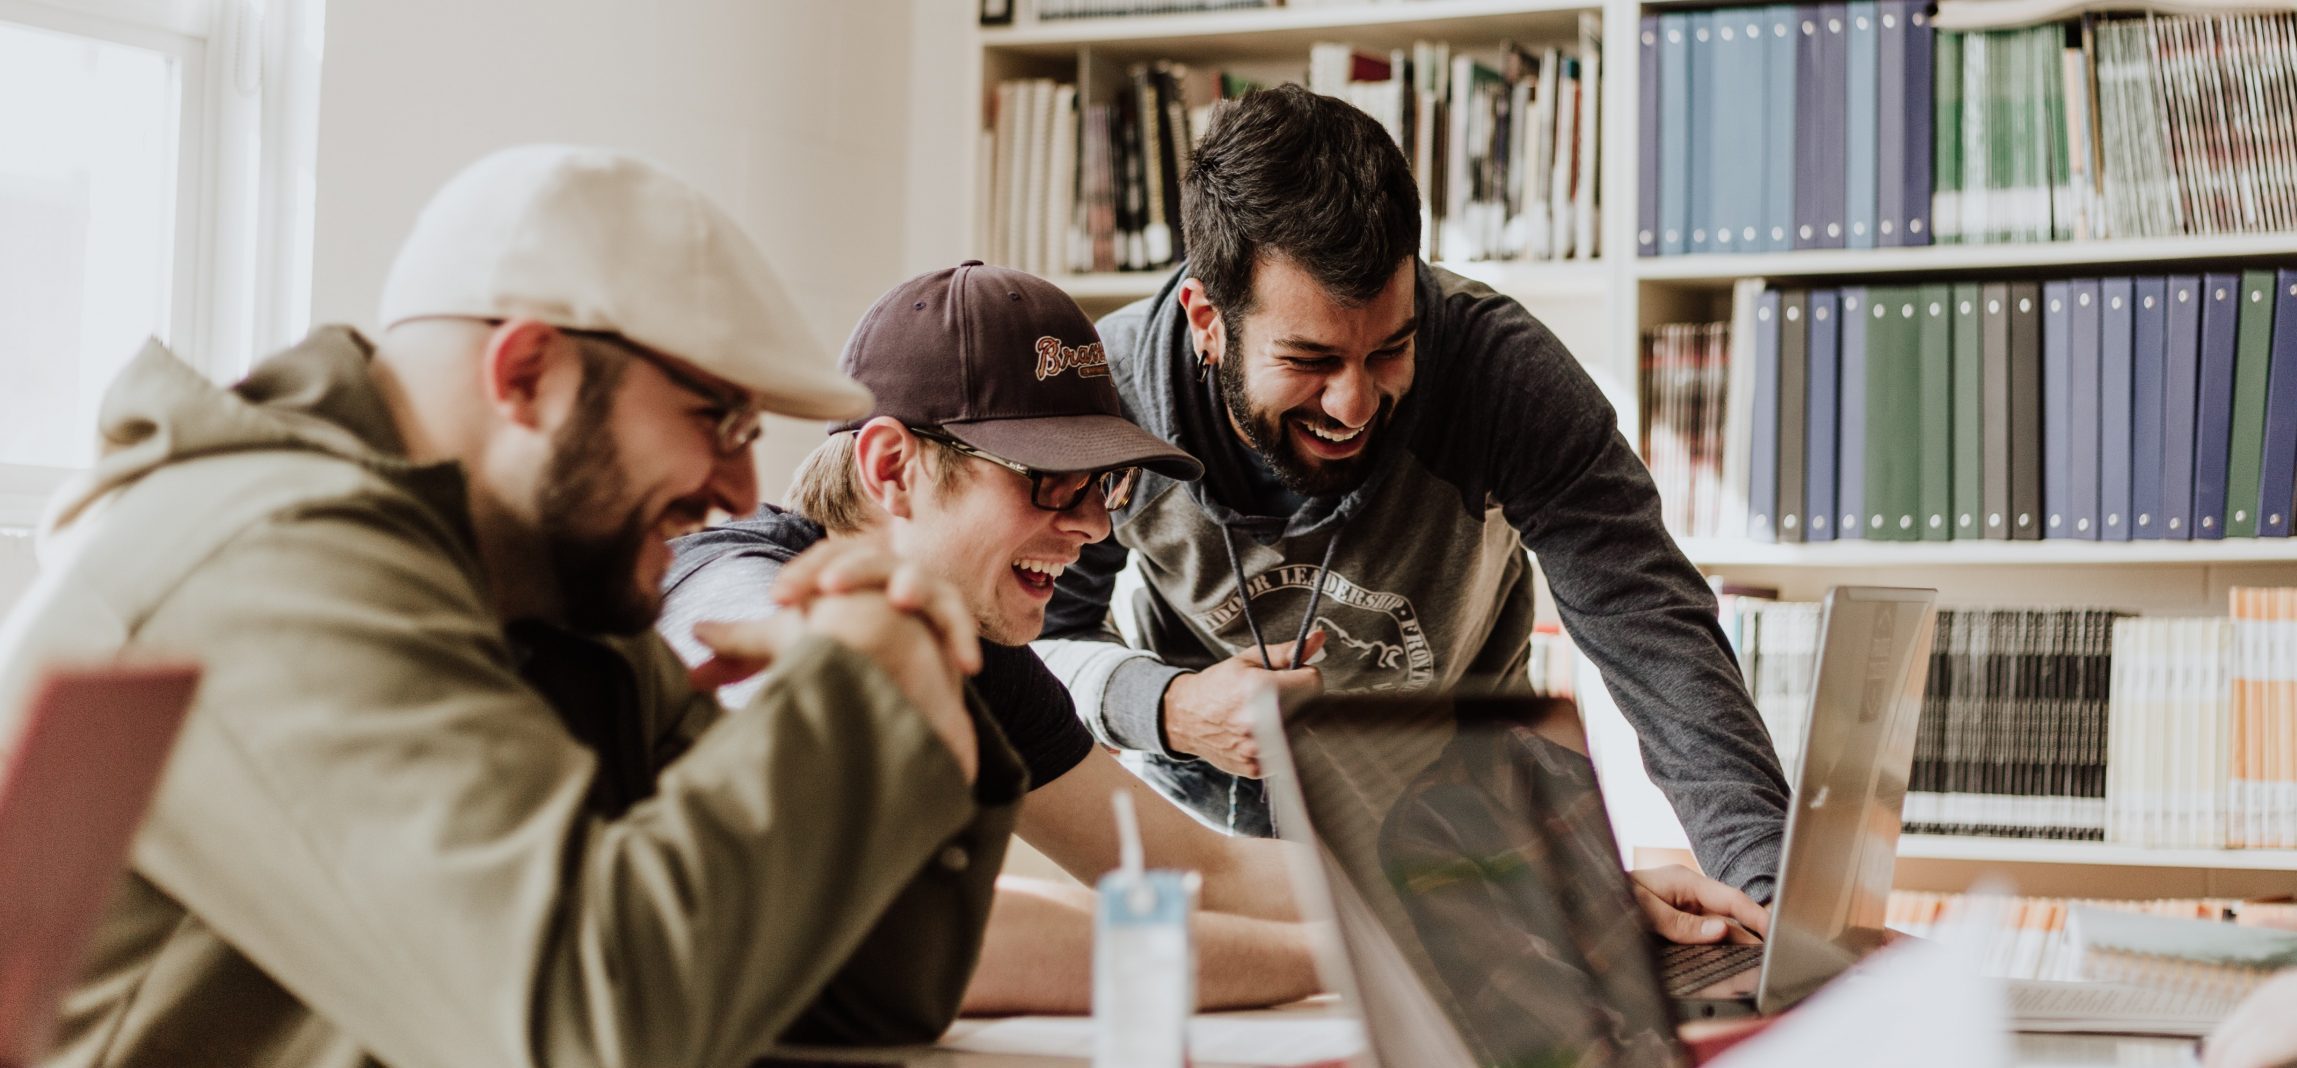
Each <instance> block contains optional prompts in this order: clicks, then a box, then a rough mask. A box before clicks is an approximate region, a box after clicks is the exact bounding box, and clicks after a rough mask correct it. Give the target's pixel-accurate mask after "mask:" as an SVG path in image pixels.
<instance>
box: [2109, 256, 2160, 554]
mask: <svg viewBox="0 0 2297 1068" xmlns="http://www.w3.org/2000/svg"><path fill="white" fill-rule="evenodd" d="M2136 298H2137V287H2136V285H2135V284H2134V283H2133V282H2131V280H2130V279H2127V278H2108V279H2106V280H2105V281H2103V282H2101V283H2099V284H2098V537H2099V538H2100V539H2102V540H2105V541H2128V540H2130V420H2131V418H2132V415H2131V409H2130V396H2131V393H2132V389H2131V386H2132V382H2133V381H2134V379H2133V377H2132V374H2131V366H2130V342H2131V339H2132V337H2133V335H2134V330H2133V329H2132V324H2133V322H2134V321H2135V316H2134V313H2135V311H2136ZM2155 492H2156V493H2159V492H2160V491H2159V489H2158V488H2157V489H2156V491H2155Z"/></svg>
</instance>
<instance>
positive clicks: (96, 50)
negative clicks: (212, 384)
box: [0, 0, 320, 528]
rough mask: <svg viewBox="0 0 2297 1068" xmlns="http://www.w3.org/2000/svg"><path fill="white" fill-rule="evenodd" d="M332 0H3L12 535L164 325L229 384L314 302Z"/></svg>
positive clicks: (5, 355) (5, 400) (3, 422)
mask: <svg viewBox="0 0 2297 1068" xmlns="http://www.w3.org/2000/svg"><path fill="white" fill-rule="evenodd" d="M319 3H320V0H71V2H64V0H0V528H6V527H12V526H21V525H24V524H27V523H29V522H31V521H32V520H33V519H34V518H35V517H36V516H37V513H38V509H39V507H40V505H41V502H42V501H43V499H44V498H45V497H46V496H47V494H48V493H50V492H52V491H53V489H54V488H55V487H56V486H57V485H58V484H60V483H61V482H62V481H63V479H64V478H65V477H66V476H67V475H68V474H69V473H70V472H71V471H73V470H75V469H78V468H82V467H85V466H87V465H88V464H89V463H90V462H92V461H93V460H94V459H95V434H94V432H93V430H94V423H95V417H96V409H97V405H98V402H99V401H100V400H101V398H102V396H103V392H104V389H105V387H106V386H107V385H108V384H109V383H110V382H111V379H112V377H113V376H114V375H115V374H116V373H117V372H118V371H119V369H120V368H121V366H123V365H124V364H125V363H126V362H127V361H128V359H129V358H130V357H132V356H134V355H135V353H136V351H137V350H138V349H139V348H141V346H142V344H143V342H144V339H145V338H147V337H153V338H158V339H159V340H161V341H162V342H164V343H166V344H167V345H168V346H169V347H170V348H172V349H173V350H174V351H175V352H176V353H177V354H178V355H181V356H183V357H184V358H185V359H186V360H187V361H189V362H191V363H192V364H193V366H195V367H198V368H200V369H201V370H203V371H206V372H208V373H209V374H211V375H214V376H216V377H218V378H226V377H231V376H234V375H236V374H237V373H238V372H239V371H241V370H243V369H244V363H245V361H246V360H247V358H248V356H249V355H250V354H251V353H254V352H257V351H261V350H262V349H267V348H270V347H275V346H277V345H280V344H283V343H285V342H287V341H289V340H292V338H293V337H294V335H295V334H297V333H299V332H300V331H301V329H302V327H303V323H302V321H301V316H302V313H303V309H305V308H306V307H307V306H308V303H309V300H308V281H307V276H308V273H309V263H310V256H309V223H308V219H309V210H308V209H309V190H310V172H311V161H312V154H311V151H310V149H311V147H312V145H313V143H314V141H315V138H314V137H313V136H312V133H313V131H312V126H313V125H314V122H313V120H314V119H315V110H314V109H313V108H312V107H311V106H310V105H311V103H313V100H312V96H313V93H314V92H315V89H316V85H317V81H316V75H317V52H318V49H317V43H318V40H319V19H318V16H319Z"/></svg>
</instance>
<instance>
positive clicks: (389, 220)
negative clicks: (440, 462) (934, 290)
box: [311, 0, 970, 498]
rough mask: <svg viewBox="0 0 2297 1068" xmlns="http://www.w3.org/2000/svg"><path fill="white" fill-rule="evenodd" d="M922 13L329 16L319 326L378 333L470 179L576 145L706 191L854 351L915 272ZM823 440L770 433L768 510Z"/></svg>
mask: <svg viewBox="0 0 2297 1068" xmlns="http://www.w3.org/2000/svg"><path fill="white" fill-rule="evenodd" d="M915 2H916V3H917V4H919V5H921V10H931V9H934V8H938V7H942V6H957V5H956V4H955V3H954V0H915ZM911 5H912V0H835V2H830V0H487V2H484V3H470V2H467V0H329V2H328V4H327V43H326V56H325V60H324V72H323V76H322V91H321V94H320V110H319V153H318V157H319V158H318V168H317V196H316V201H317V203H316V210H315V220H314V229H315V235H314V251H313V263H312V272H313V282H312V316H311V321H312V322H314V323H327V322H351V323H356V324H360V325H362V326H371V325H372V319H373V312H374V307H375V298H376V296H377V295H378V294H379V292H380V290H381V288H382V284H383V276H384V274H385V272H386V271H387V270H388V268H389V265H390V260H391V255H392V253H393V251H394V250H395V249H396V248H397V246H398V243H399V241H400V239H401V238H402V237H404V236H405V234H406V231H407V228H408V227H409V226H410V225H411V224H412V223H413V221H414V217H415V212H416V211H417V210H418V209H419V208H420V207H421V206H422V204H423V202H424V200H425V199H427V198H428V197H429V195H430V194H431V192H432V191H433V190H435V189H436V188H437V187H438V185H439V183H441V182H442V181H444V180H445V179H446V178H447V176H448V175H450V174H452V173H453V172H454V171H455V170H456V169H457V168H459V167H461V166H462V165H463V164H465V163H468V162H469V161H471V160H472V159H475V158H477V157H478V156H480V155H481V154H483V153H485V152H487V151H489V150H491V149H494V148H497V147H500V146H503V145H508V144H517V143H522V142H533V141H567V142H579V143H587V144H599V145H606V146H611V147H615V148H620V149H626V150H629V151H632V152H636V153H639V154H641V155H644V156H647V157H650V158H652V159H654V160H656V161H658V162H660V163H662V164H664V165H665V166H667V167H669V168H670V169H672V170H674V171H676V172H677V173H679V174H681V175H683V176H684V177H686V178H687V179H688V180H690V181H692V182H693V183H695V184H696V185H697V186H699V187H701V188H702V189H703V190H704V191H706V192H707V193H709V195H711V196H712V197H714V198H715V199H716V200H717V201H718V203H719V204H720V205H721V206H723V207H724V208H725V209H726V210H727V211H728V212H730V213H731V214H732V215H733V216H734V218H735V219H737V220H739V221H740V222H741V224H742V225H743V227H744V228H745V229H747V230H748V231H749V233H750V236H751V237H752V238H754V239H755V240H756V241H757V242H758V244H759V245H760V247H762V248H763V249H764V250H765V253H766V256H767V258H768V259H769V260H770V261H771V262H772V263H773V264H774V266H775V268H776V269H777V270H778V271H779V272H780V273H781V275H782V278H783V281H784V282H785V283H786V284H788V285H789V287H790V288H791V289H792V291H793V292H794V293H795V294H796V296H797V297H798V299H799V302H800V303H801V304H802V305H803V306H804V308H805V309H806V312H807V319H808V322H807V325H808V326H809V327H810V329H811V330H812V331H813V333H814V335H815V336H816V337H818V338H820V339H821V341H822V343H823V344H824V345H829V346H833V347H834V346H839V345H842V344H843V343H844V339H845V336H846V333H847V332H848V330H850V328H851V327H852V325H853V322H854V320H855V319H857V318H859V317H860V315H861V313H862V311H863V310H864V309H866V308H867V307H868V306H869V303H870V302H871V301H872V300H874V299H875V298H876V297H877V295H878V294H879V293H880V292H882V291H884V290H885V289H887V288H890V287H891V286H892V285H893V283H895V282H897V281H899V280H900V279H901V278H902V277H904V276H905V275H906V274H907V273H909V265H908V263H907V260H906V254H907V248H906V246H905V241H906V240H907V239H906V237H905V234H906V230H905V227H904V217H905V215H906V214H907V212H908V207H909V190H908V188H907V186H906V181H907V177H908V170H909V167H910V163H911V158H910V149H909V145H908V139H909V134H910V130H911V119H910V107H911V99H912V93H911V87H912V83H911V78H910V75H909V72H908V67H909V64H908V62H907V60H908V58H909V54H910V50H911V49H912V47H913V46H922V45H923V44H924V42H922V41H917V42H913V41H912V37H911V32H910V29H911ZM964 6H966V7H967V8H968V9H969V8H970V5H969V4H967V5H964ZM820 439H821V430H820V426H819V424H815V423H781V422H777V423H776V424H775V425H773V426H772V427H770V428H769V429H768V432H767V438H766V442H765V445H764V446H763V449H764V453H763V457H762V463H763V470H762V471H761V475H762V476H763V477H762V479H761V484H762V485H763V486H764V487H765V489H766V491H767V495H768V496H769V497H774V498H778V497H779V496H780V492H781V488H782V487H783V486H784V485H786V483H787V480H788V474H789V471H790V470H791V469H792V468H793V467H794V466H795V464H796V462H797V460H798V459H799V458H800V457H802V456H803V455H804V454H805V453H806V452H807V451H808V450H810V449H811V448H812V447H813V446H814V445H815V444H817V443H818V442H819V441H820Z"/></svg>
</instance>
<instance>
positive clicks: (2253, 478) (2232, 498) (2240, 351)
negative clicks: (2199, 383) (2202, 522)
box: [2223, 271, 2274, 538]
mask: <svg viewBox="0 0 2297 1068" xmlns="http://www.w3.org/2000/svg"><path fill="white" fill-rule="evenodd" d="M2235 299H2236V300H2237V301H2238V302H2239V303H2240V305H2241V325H2240V328H2239V331H2238V335H2237V339H2236V341H2235V344H2234V367H2233V430H2232V438H2231V448H2230V451H2229V453H2228V454H2227V456H2226V461H2225V518H2224V520H2223V522H2224V525H2225V536H2226V537H2228V538H2254V537H2256V536H2257V522H2258V518H2259V517H2258V514H2257V508H2258V505H2259V504H2260V503H2262V502H2263V500H2264V498H2263V496H2262V495H2261V493H2262V488H2263V486H2262V479H2263V476H2264V471H2263V466H2264V462H2265V401H2266V388H2267V385H2266V373H2267V369H2268V366H2269V365H2270V364H2271V363H2272V360H2273V305H2274V300H2273V272H2271V271H2243V272H2242V273H2241V290H2240V292H2239V293H2237V294H2236V295H2235Z"/></svg>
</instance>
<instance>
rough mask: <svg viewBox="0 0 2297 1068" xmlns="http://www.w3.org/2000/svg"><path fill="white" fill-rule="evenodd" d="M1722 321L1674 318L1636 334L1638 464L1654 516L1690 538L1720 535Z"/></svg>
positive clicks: (1727, 327)
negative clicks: (1654, 502) (1653, 488)
mask: <svg viewBox="0 0 2297 1068" xmlns="http://www.w3.org/2000/svg"><path fill="white" fill-rule="evenodd" d="M1730 331H1731V324H1729V323H1676V324H1670V325H1666V326H1661V327H1658V328H1657V329H1655V330H1653V331H1651V332H1650V333H1648V334H1646V335H1644V338H1643V370H1642V376H1641V382H1640V387H1641V388H1639V389H1638V390H1637V391H1636V395H1637V399H1638V401H1639V402H1640V404H1641V410H1640V415H1641V419H1640V425H1641V427H1642V441H1641V444H1642V455H1643V462H1644V464H1645V465H1646V466H1648V467H1649V468H1650V469H1651V479H1652V481H1653V482H1655V483H1657V484H1658V486H1659V505H1660V512H1661V515H1662V518H1663V519H1664V520H1665V521H1666V523H1667V528H1668V529H1670V530H1675V531H1680V532H1682V533H1685V534H1689V535H1692V536H1700V537H1707V536H1714V535H1719V534H1722V533H1724V526H1725V524H1724V516H1725V513H1724V510H1723V406H1724V401H1725V399H1726V398H1725V394H1724V389H1725V386H1726V385H1727V382H1726V381H1725V379H1726V376H1727V375H1728V373H1729V371H1728V368H1729V363H1730V358H1729V356H1730V352H1729V350H1730Z"/></svg>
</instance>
